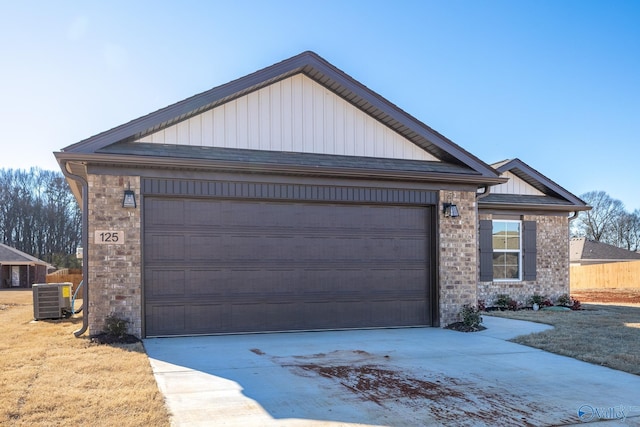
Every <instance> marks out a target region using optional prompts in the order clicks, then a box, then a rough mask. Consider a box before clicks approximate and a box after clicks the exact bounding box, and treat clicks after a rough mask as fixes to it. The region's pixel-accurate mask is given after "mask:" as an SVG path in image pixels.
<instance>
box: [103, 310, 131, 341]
mask: <svg viewBox="0 0 640 427" xmlns="http://www.w3.org/2000/svg"><path fill="white" fill-rule="evenodd" d="M128 324H129V321H128V320H126V319H121V318H119V317H118V316H116V315H115V314H114V313H111V314H110V315H108V316H107V318H106V319H105V321H104V332H105V333H106V334H108V335H111V336H114V337H118V338H122V337H124V336H125V335H126V334H127V325H128Z"/></svg>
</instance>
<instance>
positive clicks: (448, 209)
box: [442, 203, 460, 218]
mask: <svg viewBox="0 0 640 427" xmlns="http://www.w3.org/2000/svg"><path fill="white" fill-rule="evenodd" d="M442 212H443V213H444V216H446V217H451V218H457V217H459V216H460V213H459V212H458V207H457V206H456V205H454V204H453V203H443V204H442Z"/></svg>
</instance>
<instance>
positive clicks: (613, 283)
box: [570, 261, 640, 291]
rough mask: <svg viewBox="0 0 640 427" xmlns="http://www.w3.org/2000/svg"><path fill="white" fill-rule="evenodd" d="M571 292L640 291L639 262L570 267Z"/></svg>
mask: <svg viewBox="0 0 640 427" xmlns="http://www.w3.org/2000/svg"><path fill="white" fill-rule="evenodd" d="M570 274H571V276H570V284H571V291H575V290H578V289H613V288H635V289H640V261H628V262H610V263H606V264H594V265H572V266H571V269H570Z"/></svg>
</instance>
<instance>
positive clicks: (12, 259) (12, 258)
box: [0, 243, 49, 266]
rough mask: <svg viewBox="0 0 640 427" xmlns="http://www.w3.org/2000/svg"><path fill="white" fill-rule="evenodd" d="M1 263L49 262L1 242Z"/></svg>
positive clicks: (40, 263) (29, 263)
mask: <svg viewBox="0 0 640 427" xmlns="http://www.w3.org/2000/svg"><path fill="white" fill-rule="evenodd" d="M0 264H2V265H33V264H39V265H46V266H48V265H49V264H48V263H46V262H44V261H42V260H40V259H38V258H36V257H33V256H31V255H29V254H26V253H24V252H22V251H19V250H17V249H16V248H12V247H11V246H7V245H5V244H2V243H0Z"/></svg>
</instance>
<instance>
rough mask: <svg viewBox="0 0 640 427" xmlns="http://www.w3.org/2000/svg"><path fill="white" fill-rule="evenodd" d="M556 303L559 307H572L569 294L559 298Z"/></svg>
mask: <svg viewBox="0 0 640 427" xmlns="http://www.w3.org/2000/svg"><path fill="white" fill-rule="evenodd" d="M556 303H557V304H558V305H563V306H565V307H570V306H571V297H569V295H567V294H562V295H560V296H559V297H558V299H557V300H556Z"/></svg>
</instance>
